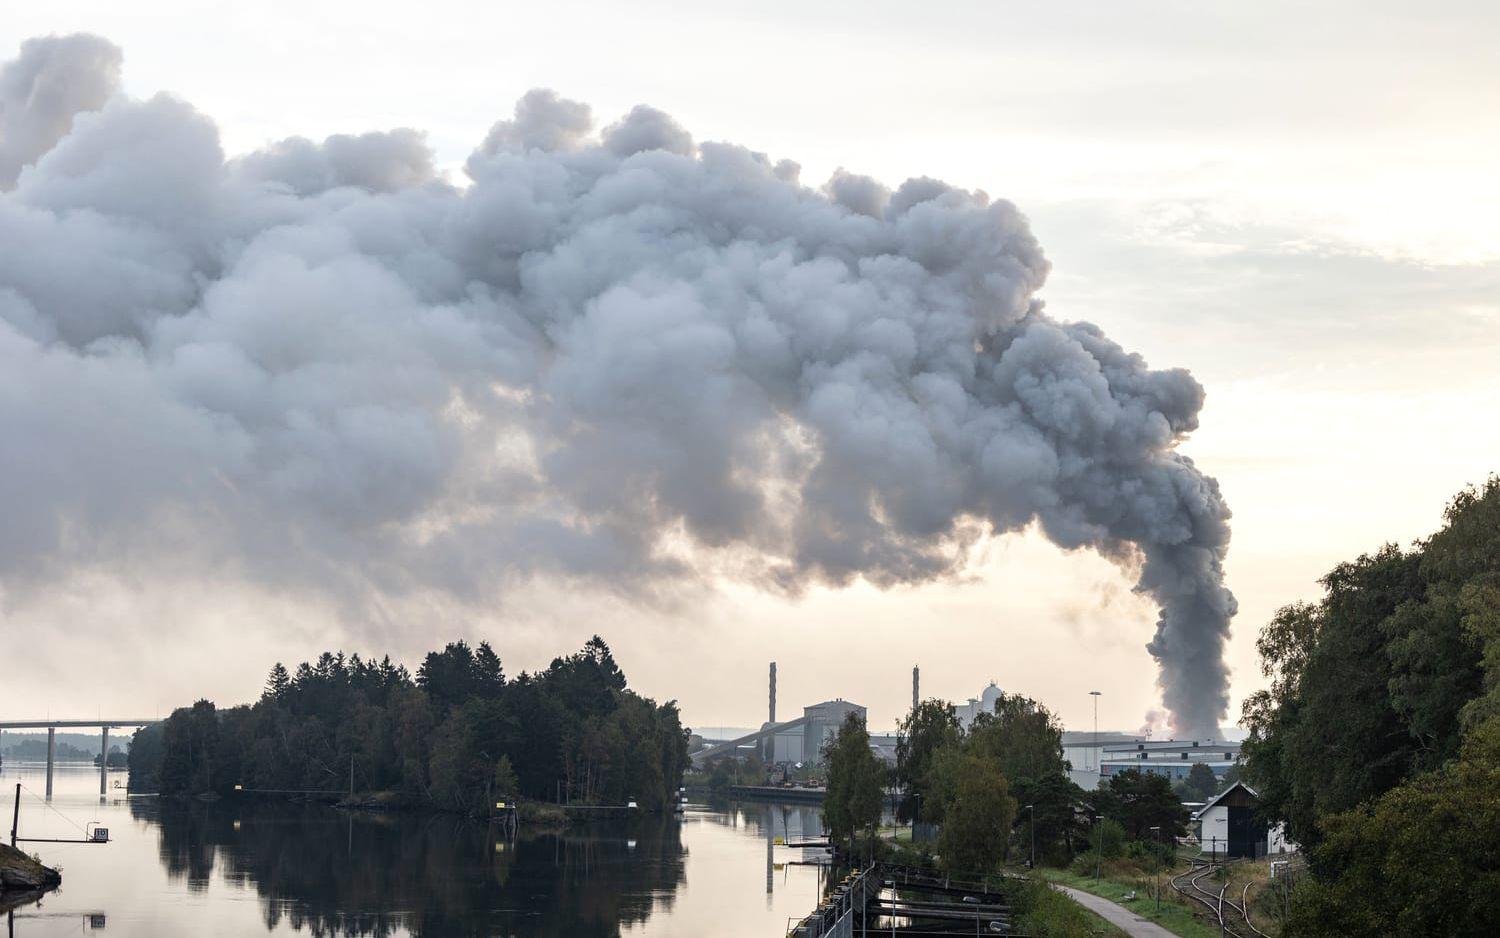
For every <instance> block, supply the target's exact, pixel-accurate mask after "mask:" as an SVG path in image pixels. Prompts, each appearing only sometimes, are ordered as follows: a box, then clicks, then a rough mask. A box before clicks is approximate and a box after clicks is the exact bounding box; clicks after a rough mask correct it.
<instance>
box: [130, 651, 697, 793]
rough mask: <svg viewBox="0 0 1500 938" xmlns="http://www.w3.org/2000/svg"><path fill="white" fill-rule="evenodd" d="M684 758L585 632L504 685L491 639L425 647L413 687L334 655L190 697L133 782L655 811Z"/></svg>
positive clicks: (402, 675) (136, 768)
mask: <svg viewBox="0 0 1500 938" xmlns="http://www.w3.org/2000/svg"><path fill="white" fill-rule="evenodd" d="M686 763H687V736H686V734H685V733H684V731H683V727H682V724H681V721H680V719H679V716H678V711H677V705H676V702H675V701H668V702H666V703H664V704H658V703H656V702H655V701H653V700H650V699H647V698H645V697H642V696H640V695H639V694H637V693H635V692H634V691H632V690H630V689H629V688H628V687H627V686H626V680H625V675H624V673H623V672H621V670H620V668H619V666H618V664H617V663H616V662H615V659H614V656H613V655H612V654H611V653H610V650H609V646H608V645H606V644H605V643H604V641H603V640H602V639H601V638H599V637H598V636H595V637H594V638H592V639H590V640H589V642H588V643H587V644H585V645H584V647H583V648H582V649H581V650H580V651H578V652H577V653H576V654H572V655H568V656H566V657H561V658H556V659H554V660H553V661H552V663H551V664H550V665H549V666H548V667H547V668H546V670H543V671H538V672H536V673H534V674H528V673H525V672H523V673H521V674H520V675H519V676H517V677H515V678H510V679H508V678H507V677H506V675H505V673H504V670H503V668H502V666H501V662H500V658H499V656H498V655H497V654H496V653H495V652H494V650H493V649H492V648H491V647H490V645H489V644H488V643H485V642H481V643H480V644H479V645H478V647H476V648H471V647H470V646H469V645H468V644H467V643H466V642H463V641H457V642H453V643H450V644H448V645H447V646H446V647H445V648H443V650H442V651H434V652H430V653H428V654H427V656H426V657H425V659H424V660H423V661H422V664H421V666H420V667H418V668H417V672H416V675H415V677H413V676H412V675H411V673H410V672H409V671H408V670H407V669H406V668H405V667H403V666H401V665H399V664H394V663H392V661H391V660H390V658H389V657H383V658H381V659H380V660H379V661H374V660H370V659H363V658H361V657H360V656H359V655H357V654H355V655H350V656H348V657H346V656H345V655H344V654H343V653H342V652H337V653H334V652H325V653H324V654H323V655H322V656H321V657H319V658H318V660H317V661H316V662H315V663H311V664H310V663H306V662H304V663H303V664H301V665H299V666H298V667H297V668H296V670H295V671H291V672H289V671H287V669H286V668H285V667H283V666H282V665H281V664H279V663H278V664H277V665H276V666H275V667H273V668H272V669H271V673H270V676H269V677H268V678H267V680H266V685H265V689H264V692H263V693H262V694H261V697H260V699H259V700H257V701H256V702H255V703H253V704H247V705H241V706H236V707H231V708H228V709H220V708H218V707H216V706H215V705H214V704H213V703H212V702H211V701H208V700H200V701H198V702H197V703H195V704H193V705H192V706H191V707H185V708H182V709H179V710H177V711H175V712H174V713H173V714H172V715H171V716H170V717H169V718H168V719H167V720H165V721H164V722H163V723H160V724H157V725H156V726H153V727H149V728H147V729H145V730H143V731H141V732H140V733H138V734H137V735H136V738H135V742H134V744H133V745H132V747H131V750H130V787H131V789H132V790H135V791H159V792H160V793H161V794H163V795H168V796H171V795H215V794H218V795H222V794H228V793H230V792H234V791H236V790H240V791H244V792H252V793H253V792H257V791H259V792H276V793H287V794H299V793H307V794H330V795H331V794H335V793H344V794H348V793H350V792H351V791H352V792H357V793H359V794H360V795H361V796H362V797H365V798H378V800H379V802H380V803H382V804H390V805H401V806H413V807H429V808H435V809H442V810H451V811H460V812H465V813H483V812H485V811H488V810H489V807H490V806H491V805H492V804H493V803H495V802H496V801H501V800H510V799H516V798H528V799H534V800H537V801H557V800H560V801H566V802H572V803H587V804H614V805H622V804H625V803H626V802H627V801H632V800H633V801H635V802H636V803H637V804H638V805H639V806H640V807H641V808H642V809H643V810H662V809H666V808H669V807H670V806H671V805H672V804H673V802H674V800H675V796H676V793H677V788H678V785H679V783H680V779H681V777H682V773H683V769H684V766H685V765H686Z"/></svg>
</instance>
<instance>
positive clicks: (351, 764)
mask: <svg viewBox="0 0 1500 938" xmlns="http://www.w3.org/2000/svg"><path fill="white" fill-rule="evenodd" d="M349 800H350V801H353V800H354V753H352V752H351V753H349Z"/></svg>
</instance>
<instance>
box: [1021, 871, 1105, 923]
mask: <svg viewBox="0 0 1500 938" xmlns="http://www.w3.org/2000/svg"><path fill="white" fill-rule="evenodd" d="M1013 902H1014V907H1015V910H1016V918H1015V925H1016V931H1017V932H1019V933H1020V934H1023V935H1035V936H1037V938H1092V936H1093V935H1094V934H1095V931H1094V928H1095V925H1094V919H1093V917H1092V916H1091V915H1089V913H1088V912H1087V911H1085V910H1084V908H1083V907H1082V906H1080V905H1079V904H1078V903H1076V902H1074V901H1073V900H1071V899H1069V898H1068V897H1067V896H1065V895H1063V894H1062V893H1060V892H1058V891H1057V890H1055V889H1053V888H1052V887H1051V886H1048V885H1047V884H1046V883H1045V882H1043V881H1042V880H1039V879H1034V878H1030V877H1028V878H1027V879H1026V881H1025V884H1024V885H1022V886H1020V887H1019V888H1018V889H1017V890H1016V892H1015V896H1014V899H1013Z"/></svg>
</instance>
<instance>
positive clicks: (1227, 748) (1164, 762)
mask: <svg viewBox="0 0 1500 938" xmlns="http://www.w3.org/2000/svg"><path fill="white" fill-rule="evenodd" d="M1102 756H1103V758H1101V759H1100V760H1099V775H1100V776H1101V777H1106V778H1107V777H1108V776H1111V775H1117V774H1119V773H1120V772H1125V771H1128V770H1130V769H1135V770H1137V771H1139V772H1154V773H1156V774H1157V775H1165V776H1166V777H1167V778H1169V779H1171V780H1172V782H1173V783H1174V784H1175V783H1176V782H1180V781H1182V780H1183V779H1185V778H1187V777H1188V773H1189V772H1191V771H1192V769H1193V766H1195V765H1206V766H1208V767H1209V768H1210V769H1212V770H1213V773H1214V777H1215V778H1220V779H1222V778H1223V777H1224V775H1225V774H1226V773H1227V772H1228V771H1229V770H1230V768H1232V767H1233V766H1234V764H1235V763H1237V762H1239V760H1240V744H1239V743H1233V742H1227V741H1224V740H1212V739H1210V740H1204V741H1201V742H1200V741H1198V740H1175V739H1169V740H1158V741H1155V742H1153V741H1151V740H1136V741H1135V742H1129V743H1115V744H1113V745H1106V746H1104V747H1103V751H1102Z"/></svg>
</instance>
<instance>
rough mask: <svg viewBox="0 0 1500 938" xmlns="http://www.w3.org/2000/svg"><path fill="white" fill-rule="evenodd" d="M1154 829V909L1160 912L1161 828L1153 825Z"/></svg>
mask: <svg viewBox="0 0 1500 938" xmlns="http://www.w3.org/2000/svg"><path fill="white" fill-rule="evenodd" d="M1151 829H1152V830H1154V831H1156V911H1157V912H1158V913H1160V912H1161V828H1160V827H1153V828H1151Z"/></svg>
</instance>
